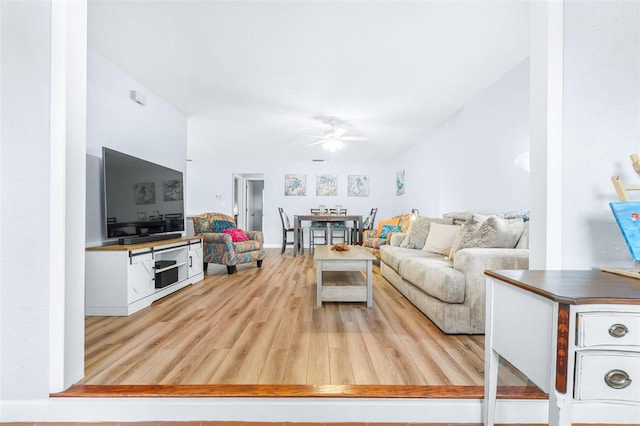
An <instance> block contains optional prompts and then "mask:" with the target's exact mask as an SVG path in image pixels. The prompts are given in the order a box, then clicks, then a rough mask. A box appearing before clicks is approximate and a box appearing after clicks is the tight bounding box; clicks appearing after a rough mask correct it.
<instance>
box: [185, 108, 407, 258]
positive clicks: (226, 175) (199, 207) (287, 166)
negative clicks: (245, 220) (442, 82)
mask: <svg viewBox="0 0 640 426" xmlns="http://www.w3.org/2000/svg"><path fill="white" fill-rule="evenodd" d="M199 124H200V123H198V120H197V119H193V118H190V119H189V139H190V140H191V138H192V137H207V136H206V135H200V134H199V132H198V126H199ZM386 168H387V165H385V164H361V163H337V162H335V163H332V162H324V163H313V162H309V163H287V162H286V161H279V162H264V163H246V162H242V161H233V162H232V161H229V162H228V163H225V162H224V161H222V160H218V161H215V162H213V161H199V160H198V159H197V158H195V159H192V161H190V162H189V163H187V176H188V177H187V183H186V185H185V187H186V191H187V200H188V202H187V206H186V211H187V215H188V216H189V215H195V214H200V213H204V212H220V213H225V214H228V215H232V201H233V197H232V191H233V180H232V175H233V174H234V173H236V174H249V173H260V174H263V175H264V221H263V224H264V238H265V246H269V247H280V246H281V243H282V225H281V222H280V216H279V215H278V207H282V208H283V209H284V211H285V212H286V213H287V214H288V215H289V217H290V219H291V220H293V215H294V214H308V213H309V209H311V208H316V207H318V206H319V205H320V204H325V205H327V207H333V206H335V205H336V204H341V205H342V206H343V208H346V209H347V211H348V213H352V214H361V215H363V216H364V215H368V214H369V212H370V211H371V208H372V207H377V208H378V209H379V210H378V215H377V218H378V219H380V218H385V217H391V215H392V211H393V202H394V200H395V192H394V191H395V186H394V185H395V182H394V179H395V175H394V174H393V173H389V172H387V171H385V169H386ZM325 173H330V174H337V175H338V195H337V196H335V197H333V196H332V197H326V196H324V197H321V196H316V195H315V194H316V192H315V179H316V175H317V174H325ZM285 174H306V176H307V195H306V196H304V197H302V196H301V197H291V196H285V195H284V175H285ZM350 174H362V175H368V176H369V178H370V192H369V196H368V197H349V196H347V176H348V175H350ZM307 239H308V236H307V235H306V234H305V240H307Z"/></svg>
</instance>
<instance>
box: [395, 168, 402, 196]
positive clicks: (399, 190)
mask: <svg viewBox="0 0 640 426" xmlns="http://www.w3.org/2000/svg"><path fill="white" fill-rule="evenodd" d="M402 194H404V170H400V171H399V172H397V173H396V195H402Z"/></svg>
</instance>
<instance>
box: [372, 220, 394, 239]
mask: <svg viewBox="0 0 640 426" xmlns="http://www.w3.org/2000/svg"><path fill="white" fill-rule="evenodd" d="M399 224H400V218H397V217H394V218H392V219H386V220H381V221H379V222H378V230H377V231H376V237H377V238H380V234H381V233H382V228H383V227H384V225H399Z"/></svg>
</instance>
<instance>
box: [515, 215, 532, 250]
mask: <svg viewBox="0 0 640 426" xmlns="http://www.w3.org/2000/svg"><path fill="white" fill-rule="evenodd" d="M515 248H517V249H528V248H529V222H528V221H527V222H525V223H524V229H523V231H522V235H520V239H519V240H518V244H516V246H515Z"/></svg>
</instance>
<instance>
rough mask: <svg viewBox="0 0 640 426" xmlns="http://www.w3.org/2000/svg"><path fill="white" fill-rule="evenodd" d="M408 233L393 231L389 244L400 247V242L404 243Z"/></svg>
mask: <svg viewBox="0 0 640 426" xmlns="http://www.w3.org/2000/svg"><path fill="white" fill-rule="evenodd" d="M406 235H407V234H406V232H394V233H392V234H391V237H390V238H389V245H390V246H393V247H400V244H402V242H403V241H404V237H405V236H406Z"/></svg>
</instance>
